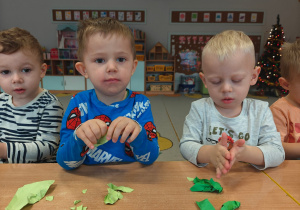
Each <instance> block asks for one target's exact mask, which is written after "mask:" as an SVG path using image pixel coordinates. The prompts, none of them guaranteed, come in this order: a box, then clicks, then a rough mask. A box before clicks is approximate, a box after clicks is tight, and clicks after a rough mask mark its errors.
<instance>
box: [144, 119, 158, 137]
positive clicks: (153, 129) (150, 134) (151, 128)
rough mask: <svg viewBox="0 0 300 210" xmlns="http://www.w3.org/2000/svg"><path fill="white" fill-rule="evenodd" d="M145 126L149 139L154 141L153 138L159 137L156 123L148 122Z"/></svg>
mask: <svg viewBox="0 0 300 210" xmlns="http://www.w3.org/2000/svg"><path fill="white" fill-rule="evenodd" d="M144 128H145V130H146V132H147V138H148V140H150V141H152V139H154V138H157V134H156V127H155V126H154V124H153V123H152V122H147V123H146V124H145V125H144Z"/></svg>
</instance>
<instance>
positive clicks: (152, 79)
mask: <svg viewBox="0 0 300 210" xmlns="http://www.w3.org/2000/svg"><path fill="white" fill-rule="evenodd" d="M147 80H148V81H151V82H153V81H155V76H148V77H147Z"/></svg>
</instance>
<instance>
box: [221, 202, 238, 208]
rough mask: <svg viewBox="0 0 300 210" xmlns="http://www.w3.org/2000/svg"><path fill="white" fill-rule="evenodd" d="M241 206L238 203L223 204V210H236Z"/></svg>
mask: <svg viewBox="0 0 300 210" xmlns="http://www.w3.org/2000/svg"><path fill="white" fill-rule="evenodd" d="M240 206H241V203H240V202H238V201H227V202H226V203H223V205H222V208H221V210H234V209H237V208H239V207H240Z"/></svg>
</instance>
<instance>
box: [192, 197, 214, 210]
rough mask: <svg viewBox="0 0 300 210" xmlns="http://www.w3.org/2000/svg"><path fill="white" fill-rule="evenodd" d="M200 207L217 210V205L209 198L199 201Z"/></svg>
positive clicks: (205, 209)
mask: <svg viewBox="0 0 300 210" xmlns="http://www.w3.org/2000/svg"><path fill="white" fill-rule="evenodd" d="M196 203H197V205H198V207H199V208H200V209H201V210H202V209H204V210H215V207H214V206H213V205H212V204H211V203H210V202H209V200H208V199H205V200H203V201H200V202H197V201H196Z"/></svg>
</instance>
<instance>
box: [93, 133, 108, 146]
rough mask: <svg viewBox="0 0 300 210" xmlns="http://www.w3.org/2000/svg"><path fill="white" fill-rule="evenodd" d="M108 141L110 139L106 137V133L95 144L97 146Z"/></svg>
mask: <svg viewBox="0 0 300 210" xmlns="http://www.w3.org/2000/svg"><path fill="white" fill-rule="evenodd" d="M106 142H108V140H107V139H106V134H105V135H104V136H102V137H101V138H100V139H98V140H97V144H94V146H95V147H98V146H100V145H102V144H105V143H106Z"/></svg>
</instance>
